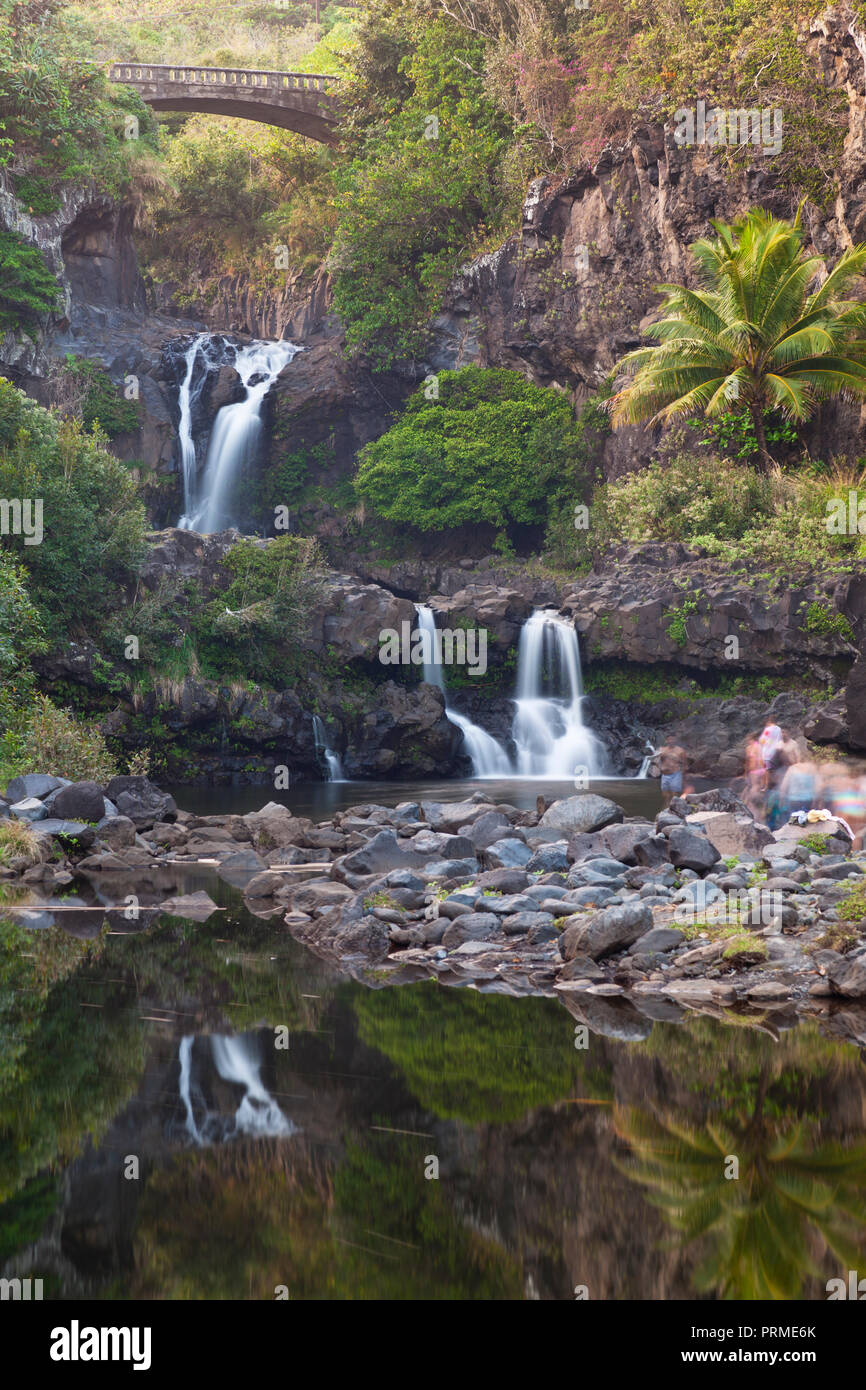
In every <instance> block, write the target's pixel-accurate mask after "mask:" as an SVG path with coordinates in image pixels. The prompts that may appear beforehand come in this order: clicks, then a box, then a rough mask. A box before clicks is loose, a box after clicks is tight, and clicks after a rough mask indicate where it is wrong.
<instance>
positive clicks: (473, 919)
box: [442, 912, 499, 950]
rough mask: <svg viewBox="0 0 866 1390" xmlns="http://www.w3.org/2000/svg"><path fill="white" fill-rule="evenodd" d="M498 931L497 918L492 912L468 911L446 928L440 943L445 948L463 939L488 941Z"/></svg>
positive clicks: (458, 943)
mask: <svg viewBox="0 0 866 1390" xmlns="http://www.w3.org/2000/svg"><path fill="white" fill-rule="evenodd" d="M498 931H499V918H498V917H496V916H494V914H493V913H492V912H468V913H465V914H464V915H463V916H461V917H458V918H457V919H456V920H455V921H453V922H451V924H450V925H449V926H448V927H447V928H446V930H445V934H444V936H443V937H442V945H443V946H444V947H445V948H446V950H450V949H451V948H452V947H453V946H460V945H461V944H462V943H463V942H464V941H489V940H490V939H491V937H494V936H496V935H497V933H498Z"/></svg>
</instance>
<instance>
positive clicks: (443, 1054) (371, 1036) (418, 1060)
mask: <svg viewBox="0 0 866 1390" xmlns="http://www.w3.org/2000/svg"><path fill="white" fill-rule="evenodd" d="M352 1007H353V1009H354V1011H355V1016H356V1018H357V1020H358V1034H359V1036H360V1038H361V1039H362V1040H363V1042H365V1043H366V1044H367V1045H368V1046H369V1047H374V1048H376V1049H377V1050H378V1051H379V1052H382V1053H384V1054H385V1056H386V1057H388V1058H390V1060H391V1061H392V1062H393V1063H394V1065H395V1066H396V1067H397V1068H398V1069H399V1070H400V1072H401V1073H402V1076H403V1079H404V1080H405V1082H406V1085H407V1086H408V1087H409V1089H410V1090H411V1092H412V1094H413V1095H414V1096H415V1098H416V1099H417V1101H418V1103H419V1104H420V1105H421V1106H422V1107H423V1108H424V1109H425V1110H428V1111H430V1112H432V1113H433V1114H436V1115H439V1116H441V1117H442V1118H449V1119H459V1120H463V1121H465V1122H466V1123H469V1124H476V1123H479V1122H488V1123H491V1124H508V1123H509V1122H511V1121H513V1120H519V1119H521V1118H522V1117H523V1116H524V1115H525V1114H526V1113H527V1112H528V1111H530V1110H533V1109H535V1108H536V1107H538V1106H541V1105H554V1104H555V1103H556V1102H557V1101H559V1100H562V1099H563V1098H564V1097H565V1096H568V1095H570V1094H571V1093H572V1091H573V1090H574V1089H575V1087H576V1086H577V1085H578V1083H580V1085H581V1087H582V1088H583V1090H584V1094H586V1095H592V1096H605V1097H606V1096H608V1095H609V1094H610V1091H609V1080H608V1077H607V1071H606V1069H605V1070H604V1071H602V1070H601V1069H600V1068H599V1069H596V1070H593V1069H592V1067H591V1066H590V1065H588V1063H587V1053H586V1052H578V1051H576V1050H575V1047H574V1023H573V1021H572V1020H571V1019H570V1018H569V1016H568V1014H566V1013H565V1011H564V1010H563V1009H562V1008H561V1006H560V1005H559V1003H558V1002H557V1001H556V1000H552V999H537V998H529V999H512V998H508V997H506V996H503V995H499V994H479V993H477V992H476V991H475V990H469V989H448V988H444V987H442V986H440V985H436V984H430V985H427V984H424V985H413V986H409V987H407V986H404V987H403V988H401V989H382V990H367V991H365V992H364V993H357V992H356V993H353V995H352Z"/></svg>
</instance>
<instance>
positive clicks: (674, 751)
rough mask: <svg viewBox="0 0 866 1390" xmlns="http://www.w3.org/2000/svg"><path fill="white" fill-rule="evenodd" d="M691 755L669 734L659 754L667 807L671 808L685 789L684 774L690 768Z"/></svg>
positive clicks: (663, 792) (662, 789)
mask: <svg viewBox="0 0 866 1390" xmlns="http://www.w3.org/2000/svg"><path fill="white" fill-rule="evenodd" d="M688 761H689V755H688V753H687V752H686V750H685V748H681V747H680V746H679V744H678V743H677V741H676V739H675V738H674V736H673V734H668V736H667V738H666V739H665V741H664V743H663V744H662V746H661V748H660V750H659V753H658V765H659V771H660V773H661V791H662V798H663V800H664V804H665V806H670V804H671V801H672V800H673V798H674V797H675V796H679V794H680V792H681V791H682V789H683V773H684V772H685V770H686V767H687V766H688Z"/></svg>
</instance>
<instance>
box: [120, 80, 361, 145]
mask: <svg viewBox="0 0 866 1390" xmlns="http://www.w3.org/2000/svg"><path fill="white" fill-rule="evenodd" d="M109 77H110V79H111V81H112V82H121V83H123V84H124V85H125V86H127V87H134V88H135V90H136V91H137V92H138V94H139V96H140V97H141V99H142V101H145V102H146V103H147V105H148V106H150V107H152V108H153V109H154V110H155V111H204V112H208V113H210V114H211V115H217V116H235V117H240V118H241V119H243V120H247V121H261V122H263V123H264V124H265V125H273V126H279V127H280V128H281V129H282V130H295V131H297V132H298V134H300V135H306V136H308V137H309V138H310V139H311V140H319V141H321V142H322V143H323V144H326V145H334V144H336V143H337V140H338V139H339V128H338V125H339V112H338V102H337V98H336V97H335V96H334V94H333V90H332V89H333V87H334V86H335V85H336V84H337V83H338V82H339V78H334V77H327V76H325V75H324V74H323V73H310V72H275V71H270V70H268V69H263V68H193V67H185V66H182V65H180V64H178V65H176V66H172V65H171V64H168V63H135V62H128V63H113V64H112V65H111V68H110V70H109Z"/></svg>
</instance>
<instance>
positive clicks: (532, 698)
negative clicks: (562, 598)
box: [511, 609, 604, 780]
mask: <svg viewBox="0 0 866 1390" xmlns="http://www.w3.org/2000/svg"><path fill="white" fill-rule="evenodd" d="M582 704H583V683H582V680H581V672H580V648H579V646H578V641H577V633H576V631H575V629H574V628H573V627H572V626H571V624H570V623H567V622H565V621H564V619H562V618H560V617H559V616H558V614H556V613H553V612H551V611H549V610H544V609H537V610H536V611H535V612H534V613H533V614H532V616H531V617H530V618H527V620H526V622H525V623H524V625H523V630H522V631H521V634H520V647H519V650H518V654H517V699H516V705H517V708H516V710H515V714H514V723H513V725H512V729H511V733H512V737H513V739H514V743H515V746H516V749H517V775H518V776H519V777H550V778H554V779H560V780H564V779H566V778H571V777H574V776H575V773H576V772H577V771H578V769H580V770H581V771H583V772H584V773H585V775H586V776H589V777H592V776H597V775H598V774H599V773H600V771H601V766H602V763H603V760H604V746H603V744H602V743H601V741H600V740H599V739H598V738H596V736H595V734H593V733H591V732H590V730H589V729H587V728H586V726H585V725H584V722H583V714H582V708H581V707H582Z"/></svg>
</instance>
